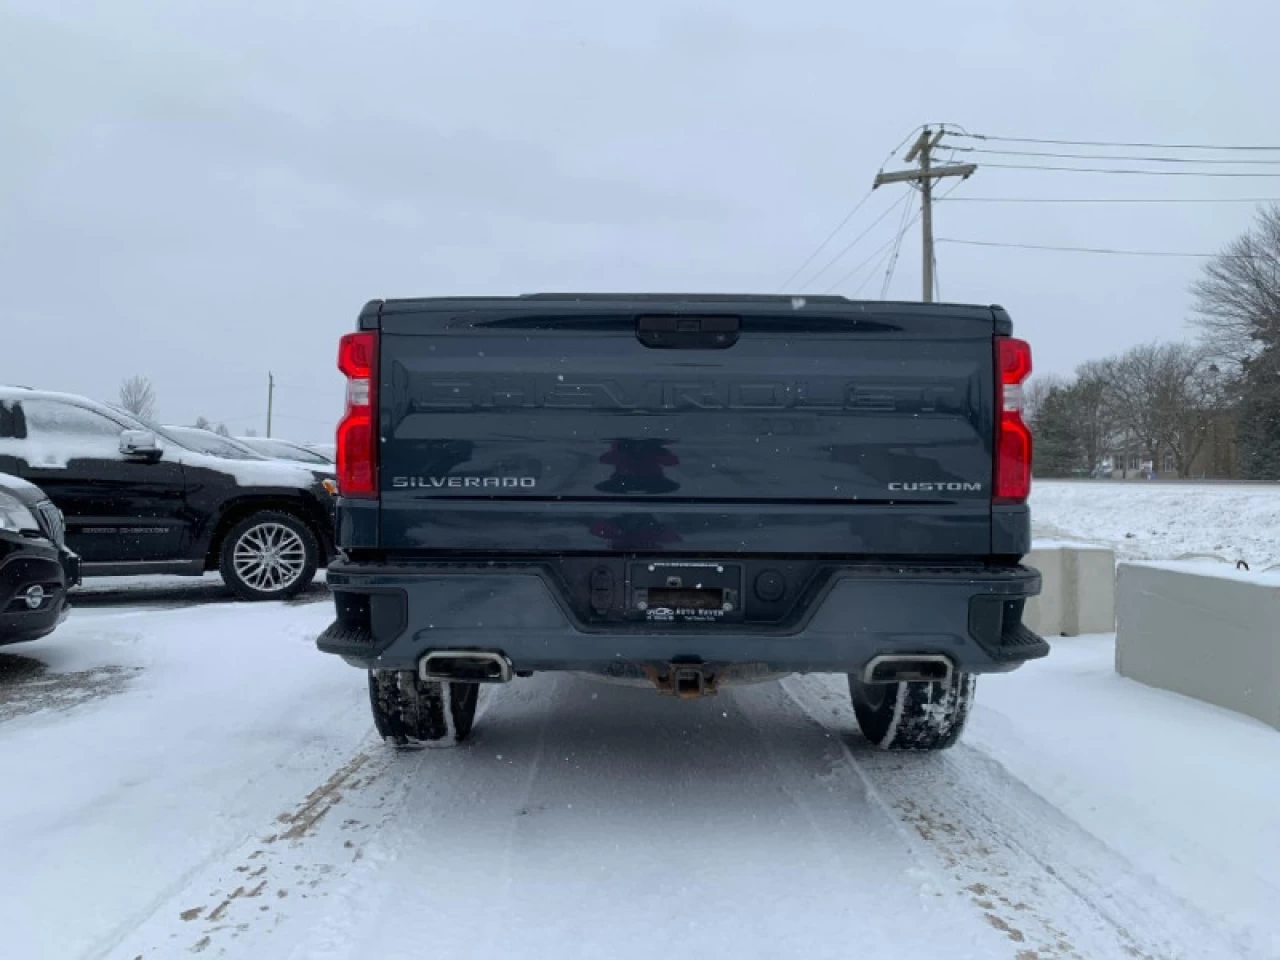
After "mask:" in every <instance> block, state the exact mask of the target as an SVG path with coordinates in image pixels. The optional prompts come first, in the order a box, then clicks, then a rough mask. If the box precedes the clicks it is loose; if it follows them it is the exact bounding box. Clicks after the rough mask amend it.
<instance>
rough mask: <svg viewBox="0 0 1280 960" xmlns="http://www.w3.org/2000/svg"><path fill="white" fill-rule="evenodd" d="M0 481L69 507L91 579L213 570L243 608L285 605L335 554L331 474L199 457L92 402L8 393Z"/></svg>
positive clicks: (0, 432)
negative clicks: (23, 483)
mask: <svg viewBox="0 0 1280 960" xmlns="http://www.w3.org/2000/svg"><path fill="white" fill-rule="evenodd" d="M0 472H4V473H9V474H13V475H15V476H18V477H21V478H22V479H24V480H28V481H30V482H31V483H34V484H36V485H37V486H39V487H40V488H41V489H43V490H44V491H45V492H46V493H47V494H48V495H49V498H50V499H51V500H52V501H53V502H54V503H55V504H57V505H58V507H59V508H61V510H62V513H63V514H65V516H66V524H67V530H66V539H67V544H68V546H69V547H70V548H71V549H72V550H74V551H75V552H76V553H78V554H79V555H80V556H81V557H82V558H83V569H84V574H85V576H95V575H96V576H116V575H125V574H144V573H176V574H190V575H199V574H201V573H203V572H204V571H206V570H214V569H216V570H218V571H219V572H220V573H221V574H222V578H223V580H224V581H225V582H226V584H227V586H228V587H230V588H231V590H232V591H234V592H235V593H236V594H237V595H238V596H239V597H241V598H242V599H245V600H277V599H283V598H286V597H290V596H293V595H294V594H297V593H298V592H300V591H302V590H304V589H305V588H306V587H307V585H308V584H309V583H310V582H311V581H312V579H313V578H314V577H315V572H316V569H317V567H319V566H323V565H325V564H326V563H327V561H328V558H329V556H330V554H331V552H332V550H333V496H332V492H331V491H333V490H334V489H335V488H334V486H333V479H332V474H331V472H329V471H327V470H318V469H310V468H307V467H304V466H300V465H298V464H291V463H285V462H282V461H275V460H230V459H224V458H221V457H216V456H210V455H209V454H205V453H199V452H197V451H195V450H191V449H189V448H188V447H186V446H184V445H183V444H182V442H181V441H180V440H178V439H176V438H174V437H172V436H170V435H169V434H167V433H166V432H165V431H164V429H163V428H162V427H157V426H155V425H153V424H148V423H144V422H143V421H141V420H138V419H137V418H135V417H133V416H131V415H130V414H128V413H125V412H124V411H121V410H118V409H116V408H115V407H111V406H108V405H105V404H100V403H95V402H94V401H92V400H88V399H85V398H84V397H77V396H72V395H68V394H61V393H49V392H44V391H36V390H28V389H25V388H15V387H0Z"/></svg>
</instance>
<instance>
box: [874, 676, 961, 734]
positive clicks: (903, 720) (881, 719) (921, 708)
mask: <svg viewBox="0 0 1280 960" xmlns="http://www.w3.org/2000/svg"><path fill="white" fill-rule="evenodd" d="M976 686H977V678H976V677H974V675H973V674H971V673H956V674H953V675H952V677H951V680H950V681H949V682H947V683H942V682H938V681H935V682H932V683H930V682H927V681H914V680H913V681H907V682H902V683H863V682H862V681H861V680H859V679H858V678H857V677H856V676H855V675H853V674H850V675H849V695H850V697H851V698H852V699H853V712H854V715H855V716H856V717H857V718H858V726H859V727H861V728H862V733H863V735H864V736H865V737H866V738H867V739H868V740H870V741H871V743H873V744H874V745H875V746H877V747H879V748H880V749H881V750H945V749H947V747H949V746H951V745H952V744H954V743H955V742H956V741H957V740H958V739H960V734H961V733H962V732H963V730H964V725H965V721H966V720H968V719H969V710H970V708H971V707H972V706H973V693H974V689H975V687H976Z"/></svg>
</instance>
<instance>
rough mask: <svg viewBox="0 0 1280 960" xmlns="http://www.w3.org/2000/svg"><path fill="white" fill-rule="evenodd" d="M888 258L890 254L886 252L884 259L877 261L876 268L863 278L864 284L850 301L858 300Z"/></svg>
mask: <svg viewBox="0 0 1280 960" xmlns="http://www.w3.org/2000/svg"><path fill="white" fill-rule="evenodd" d="M892 242H893V241H892V239H890V243H892ZM885 246H886V247H887V246H888V244H885ZM888 256H889V253H888V251H886V252H885V254H884V256H883V257H881V258H880V259H879V260H877V261H876V264H875V266H873V267H872V268H871V270H870V272H869V273H868V274H867V275H866V276H865V277H863V278H862V282H861V283H860V284H858V286H857V288H856V289H855V290H854V291H853V296H851V297H850V298H849V299H850V300H854V299H856V298H857V296H858V294H860V293H861V292H862V290H863V288H864V287H866V285H867V284H868V283H870V282H871V278H872V277H874V276H875V275H876V274H877V273H878V272H879V270H880V265H881V264H882V263H884V261H885V259H886V258H887V257H888Z"/></svg>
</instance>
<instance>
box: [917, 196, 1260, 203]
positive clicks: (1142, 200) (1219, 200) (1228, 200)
mask: <svg viewBox="0 0 1280 960" xmlns="http://www.w3.org/2000/svg"><path fill="white" fill-rule="evenodd" d="M938 199H939V200H941V199H942V198H941V197H939V198H938ZM951 202H952V203H1280V197H956V198H955V199H954V200H952V201H951Z"/></svg>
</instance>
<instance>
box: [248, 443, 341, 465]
mask: <svg viewBox="0 0 1280 960" xmlns="http://www.w3.org/2000/svg"><path fill="white" fill-rule="evenodd" d="M236 442H237V443H239V444H240V445H241V446H243V447H247V448H249V449H250V450H253V451H255V452H256V453H260V454H262V456H264V457H273V458H275V459H276V460H296V461H297V462H298V463H309V464H312V465H313V466H317V467H318V466H330V467H331V466H332V465H333V460H332V459H331V458H329V457H326V456H325V455H324V454H322V453H320V452H319V451H318V450H311V449H309V448H307V447H305V446H303V445H302V444H300V443H294V442H293V441H292V440H281V439H279V438H278V437H236Z"/></svg>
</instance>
